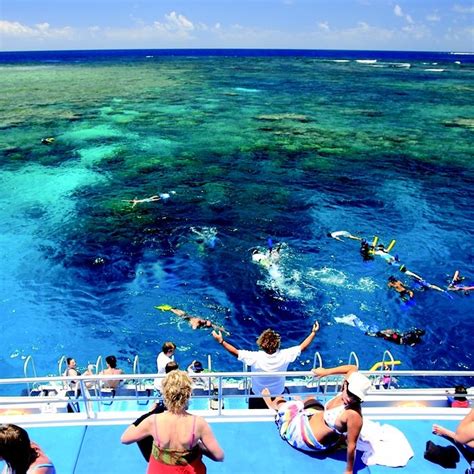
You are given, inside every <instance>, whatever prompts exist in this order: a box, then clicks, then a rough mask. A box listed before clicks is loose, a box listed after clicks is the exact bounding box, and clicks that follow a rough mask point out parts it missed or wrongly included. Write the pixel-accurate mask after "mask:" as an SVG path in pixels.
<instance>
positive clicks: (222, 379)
mask: <svg viewBox="0 0 474 474" xmlns="http://www.w3.org/2000/svg"><path fill="white" fill-rule="evenodd" d="M360 372H361V373H363V374H365V375H370V374H372V375H373V372H369V371H366V370H364V371H360ZM272 375H275V376H288V377H295V376H297V377H299V378H301V380H302V381H304V378H305V377H308V376H310V375H311V372H310V371H298V372H295V371H293V372H289V371H286V372H275V373H272ZM397 375H398V376H406V377H463V378H472V379H474V371H461V370H457V371H442V370H440V371H409V370H403V371H402V370H401V371H397ZM163 377H165V375H164V374H162V375H157V374H119V375H91V376H89V375H81V376H54V377H24V378H8V379H0V385H4V384H15V383H25V382H26V383H35V382H61V384H59V385H60V386H67V385H68V382H71V381H73V380H75V381H76V382H78V385H77V387H78V388H79V389H80V394H79V391H76V393H75V395H74V398H70V397H68V396H67V395H66V390H64V392H63V393H62V394H61V393H58V395H57V396H48V397H23V398H22V397H11V398H12V402H10V404H13V405H14V404H17V405H21V402H19V399H20V400H22V399H24V400H25V403H28V404H43V405H45V404H54V403H58V402H61V403H64V402H70V403H76V402H81V403H84V407H85V409H84V414H85V417H86V418H87V419H90V420H92V419H95V418H96V417H97V412H100V411H101V406H100V405H101V404H100V403H98V404H97V410H96V411H94V402H100V401H101V397H100V393H99V395H93V394H92V393H90V392H89V390H88V388H87V384H86V382H91V381H96V382H97V384H99V383H100V381H103V380H128V381H132V382H134V385H135V387H136V386H137V384H140V383H142V384H144V381H145V380H146V379H151V378H163ZM191 377H192V378H193V377H194V376H191ZM254 377H268V374H267V373H262V372H256V373H255V372H245V373H242V372H220V373H206V372H202V373H200V374H199V375H197V378H204V379H205V378H208V379H209V380H210V379H211V378H213V379H217V384H216V385H217V386H216V388H217V393H212V394H208V395H193V397H195V398H205V399H209V400H210V399H211V398H213V399H214V402H217V410H216V412H217V416H220V415H221V414H222V409H223V401H224V398H228V399H231V398H242V397H244V396H246V397H251V398H252V397H260V395H248V394H247V395H245V394H243V393H238V394H224V388H225V384H226V379H229V378H231V379H234V380H235V379H239V378H245V379H247V380H248V379H252V378H254ZM342 377H343V376H342V375H338V376H335V375H332V376H330V377H322V378H321V379H322V383H321V385H318V395H322V396H327V395H329V394H333V393H334V389H335V388H336V386H337V384H339V381H338V379H342ZM137 379H139V381H137ZM335 379H336V385H335V384H334V383H333V384H330V380H332V381H334V380H335ZM321 387H322V390H321ZM419 390H420V392H421V391H423V390H425V393H430V396H433V395H432V394H431V392H429V390H427V389H419ZM437 390H438V392H436V394H435V395H434V396H437V397H442V396H445V394H444V393H443V391H439V390H440V389H437ZM471 392H472V390H471ZM310 393H312V394H313V395H314V390H313V391H312V392H310ZM404 393H405V397H408V396H413V394H412V393H408V392H407V391H406V390H404V389H402V390H387V391H383V392H378V391H377V390H373V391H371V392H369V397H370V396H381V395H382V396H384V397H386V396H389V398H391V397H394V396H396V395H397V394H400V396H403V394H404ZM155 395H156V394H155ZM149 398H150V397H149V396H147V399H149ZM8 399H9V397H3V398H1V399H0V402H1V401H3V402H4V403H6V404H8ZM116 399H119V400H121V401H122V400H124V401H125V400H135V401H137V398H136V396H132V395H130V396H116ZM72 400H73V401H72ZM81 406H82V405H81Z"/></svg>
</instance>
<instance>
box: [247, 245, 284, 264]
mask: <svg viewBox="0 0 474 474" xmlns="http://www.w3.org/2000/svg"><path fill="white" fill-rule="evenodd" d="M282 246H283V244H281V243H278V244H277V245H275V246H273V245H271V246H269V247H268V249H267V250H262V249H261V248H257V249H254V250H253V252H252V261H253V262H255V263H259V264H260V265H263V266H264V267H270V266H274V265H276V264H277V263H278V262H279V260H280V257H281V255H280V253H281V249H282Z"/></svg>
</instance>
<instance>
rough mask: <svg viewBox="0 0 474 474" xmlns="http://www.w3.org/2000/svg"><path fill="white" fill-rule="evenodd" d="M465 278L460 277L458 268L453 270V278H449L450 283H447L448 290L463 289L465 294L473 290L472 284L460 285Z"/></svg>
mask: <svg viewBox="0 0 474 474" xmlns="http://www.w3.org/2000/svg"><path fill="white" fill-rule="evenodd" d="M464 280H465V277H462V276H461V274H460V273H459V270H456V271H455V272H454V275H453V278H452V279H451V283H450V284H449V285H448V290H449V291H464V293H465V294H466V295H468V294H469V292H470V291H472V290H474V285H462V284H461V283H462V282H463V281H464Z"/></svg>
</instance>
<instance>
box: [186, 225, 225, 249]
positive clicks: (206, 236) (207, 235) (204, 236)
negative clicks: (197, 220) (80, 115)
mask: <svg viewBox="0 0 474 474" xmlns="http://www.w3.org/2000/svg"><path fill="white" fill-rule="evenodd" d="M189 230H190V231H191V232H192V233H193V234H195V235H196V243H198V244H204V245H205V246H206V247H209V248H211V249H214V248H215V247H216V244H217V242H219V238H218V237H217V229H216V228H215V227H202V228H201V229H197V228H196V227H190V228H189Z"/></svg>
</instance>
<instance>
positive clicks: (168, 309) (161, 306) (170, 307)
mask: <svg viewBox="0 0 474 474" xmlns="http://www.w3.org/2000/svg"><path fill="white" fill-rule="evenodd" d="M153 307H154V308H155V309H160V310H161V311H170V310H172V309H173V306H170V305H169V304H162V305H160V306H153Z"/></svg>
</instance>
